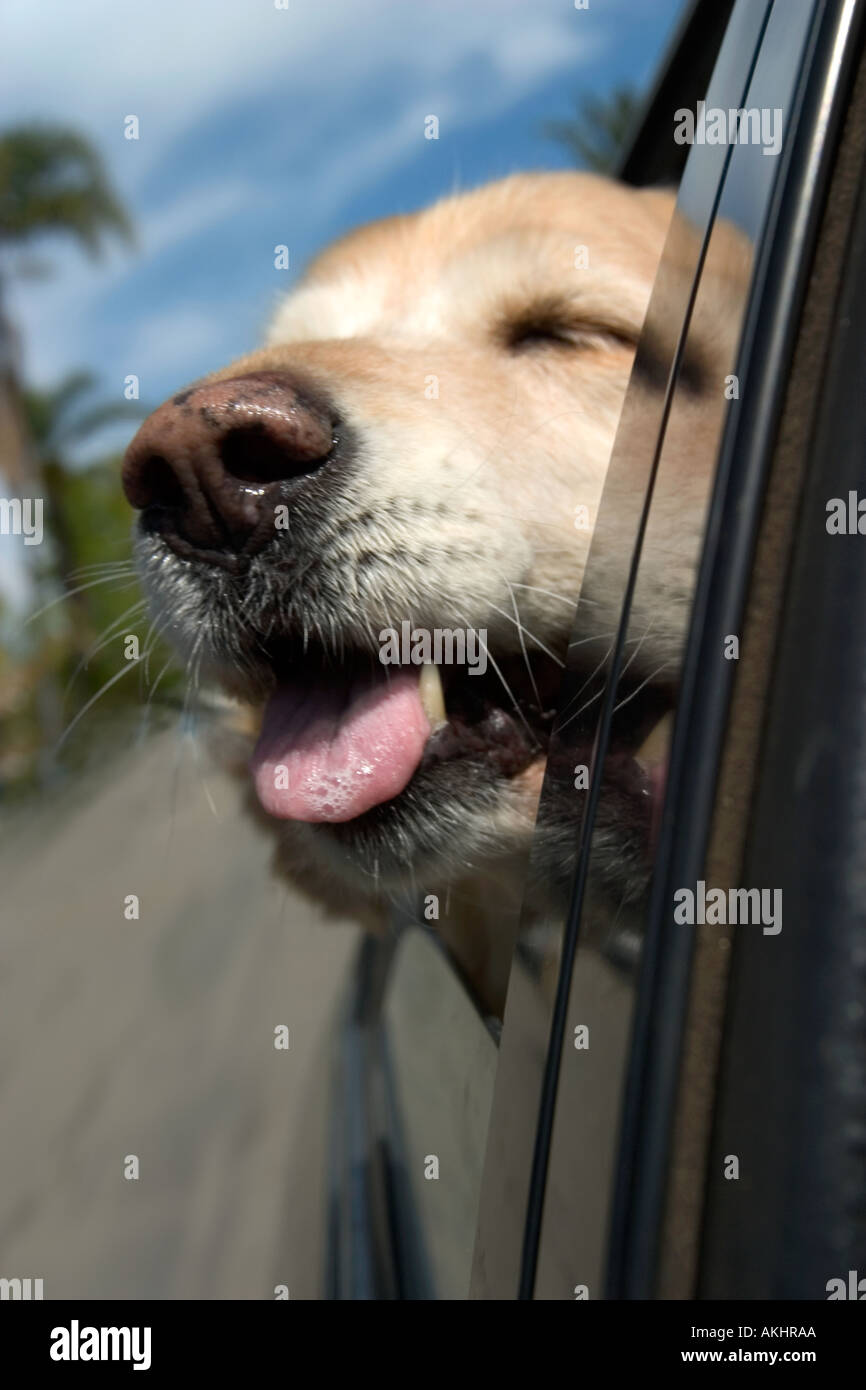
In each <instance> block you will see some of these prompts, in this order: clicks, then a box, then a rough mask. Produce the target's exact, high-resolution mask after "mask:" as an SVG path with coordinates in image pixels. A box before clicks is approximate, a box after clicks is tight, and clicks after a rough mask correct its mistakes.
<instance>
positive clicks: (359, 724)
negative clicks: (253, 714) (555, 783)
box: [251, 643, 560, 825]
mask: <svg viewBox="0 0 866 1390" xmlns="http://www.w3.org/2000/svg"><path fill="white" fill-rule="evenodd" d="M268 657H269V665H270V666H271V669H272V671H273V674H274V684H273V688H272V690H271V692H270V695H269V697H268V699H267V703H266V706H265V711H264V719H263V723H262V729H261V734H260V736H259V739H258V743H257V745H256V748H255V750H254V753H253V756H252V760H251V771H252V775H253V782H254V785H255V789H256V794H257V796H258V799H259V801H260V802H261V805H262V806H263V808H264V809H265V810H266V811H267V812H268V813H269V814H270V815H272V816H274V817H276V818H278V819H281V820H295V821H305V822H308V823H313V824H328V823H330V824H334V825H337V824H342V823H345V822H352V821H357V820H358V819H359V818H361V817H363V816H365V815H366V814H367V813H368V812H371V811H373V810H374V808H377V807H383V806H386V805H388V804H390V803H392V802H395V801H397V800H398V799H400V797H401V794H402V793H403V792H405V790H406V788H407V787H409V785H410V783H412V782H413V780H415V779H417V778H418V777H419V776H430V775H433V773H434V770H435V768H436V767H437V766H438V765H442V764H455V763H459V762H461V761H463V762H470V761H471V763H472V764H473V765H474V767H475V768H476V769H477V768H478V767H479V764H480V765H481V766H482V767H483V770H484V771H485V772H486V773H487V774H488V776H498V777H502V778H511V777H514V776H516V775H517V774H518V773H520V772H521V771H523V770H524V769H525V768H527V767H528V766H529V765H530V763H532V762H533V761H534V760H535V759H536V758H538V757H539V756H541V755H543V754H544V753H545V751H546V748H547V744H548V739H549V733H550V727H551V724H552V721H553V716H554V702H555V697H556V692H557V688H558V680H559V674H560V672H559V665H558V663H557V662H556V661H555V660H553V659H551V658H548V657H546V656H533V658H532V661H531V665H530V663H529V662H528V661H525V659H523V658H521V661H523V668H522V672H521V670H520V662H519V661H517V660H515V658H513V657H502V658H500V659H497V660H495V662H491V664H490V665H489V666H488V665H487V664H486V662H485V666H484V669H482V668H481V666H480V665H479V666H476V667H475V668H471V667H470V668H467V667H465V666H460V667H458V666H438V665H436V664H433V663H426V664H421V665H412V664H406V665H387V666H385V665H382V663H381V662H380V661H379V660H377V659H376V658H375V657H373V656H371V655H370V654H369V653H356V654H349V655H345V654H344V655H343V657H342V658H341V660H340V663H339V665H336V664H334V663H332V662H328V661H327V660H326V659H325V658H324V657H323V656H317V655H316V654H315V653H312V654H311V653H310V651H309V650H308V651H307V652H305V653H304V655H303V659H302V660H297V659H296V658H297V653H296V652H295V651H294V649H293V644H290V643H280V644H277V645H276V646H274V645H271V647H270V650H269V651H268Z"/></svg>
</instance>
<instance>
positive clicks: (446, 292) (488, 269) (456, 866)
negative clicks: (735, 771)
mask: <svg viewBox="0 0 866 1390" xmlns="http://www.w3.org/2000/svg"><path fill="white" fill-rule="evenodd" d="M673 206H674V195H673V194H672V193H671V192H669V191H664V190H656V189H640V190H639V189H633V188H628V187H625V186H622V185H619V184H617V183H615V182H613V181H611V180H608V179H606V178H603V177H600V176H597V175H591V174H584V173H577V172H575V173H571V172H557V173H528V174H521V175H514V176H511V177H509V178H507V179H505V180H502V181H500V182H496V183H492V184H489V185H486V186H483V187H480V188H478V189H475V190H472V191H469V192H464V193H461V194H458V195H455V196H452V197H448V198H446V199H444V200H442V201H440V202H438V203H436V204H434V205H433V206H431V207H430V208H428V209H426V210H423V211H420V212H417V213H412V214H407V215H399V216H394V217H388V218H385V219H384V220H382V221H378V222H374V223H372V224H371V225H368V226H364V227H361V228H360V229H358V230H356V231H353V232H351V233H350V234H348V235H347V236H344V237H343V238H341V239H340V240H339V241H337V242H336V243H335V244H334V245H332V246H330V247H329V248H328V249H327V250H325V251H324V252H323V253H322V254H321V255H319V256H318V258H317V259H315V260H314V261H313V263H312V264H311V265H310V266H309V268H308V269H307V271H306V273H305V274H304V275H303V277H302V278H301V279H300V280H299V282H298V283H297V285H296V286H295V287H294V288H293V289H292V290H291V291H290V293H288V295H287V296H286V297H285V298H284V299H283V300H282V302H281V303H280V304H279V306H278V308H277V310H276V313H275V315H274V317H273V320H272V322H271V324H270V328H269V330H268V332H267V336H266V341H265V344H264V346H263V347H262V348H260V349H259V350H257V351H255V352H253V353H251V354H249V355H248V356H245V357H242V358H241V359H240V360H239V361H236V362H234V363H232V364H231V365H229V366H226V367H223V368H220V369H219V370H217V371H215V372H214V373H213V374H212V375H210V376H208V377H206V378H204V379H203V380H202V381H199V382H198V383H196V384H194V385H193V386H191V387H189V388H187V389H186V390H183V391H181V392H180V393H179V394H177V395H175V396H174V397H173V398H171V399H170V400H169V401H167V402H166V403H165V404H164V405H162V406H161V407H160V408H159V409H158V410H156V411H155V412H154V414H153V415H151V416H150V417H149V419H148V420H147V421H146V422H145V423H144V425H143V426H142V428H141V429H140V431H139V433H138V434H137V436H136V437H135V439H134V440H133V442H132V444H131V445H130V447H129V449H128V451H127V455H126V459H125V462H124V467H123V485H124V488H125V491H126V495H127V497H128V499H129V501H130V502H131V504H132V505H133V507H134V508H136V509H137V510H138V512H139V516H138V520H137V524H136V529H135V539H134V551H135V557H136V561H137V565H138V569H139V572H140V574H141V576H142V580H143V584H144V587H145V591H146V594H147V596H148V598H149V600H150V604H151V607H152V611H153V614H154V617H155V619H156V622H157V624H158V626H159V628H160V629H161V630H162V631H163V632H164V633H165V634H166V635H167V636H168V638H169V639H170V641H171V642H172V643H173V644H174V646H175V647H176V649H177V650H178V652H179V653H180V655H181V656H182V658H183V659H184V660H185V662H186V663H187V666H188V669H189V670H190V672H191V673H192V675H193V676H194V678H195V679H196V681H198V682H201V683H206V682H207V683H216V685H218V686H219V687H220V688H221V689H222V690H223V691H224V692H225V693H226V694H227V696H229V697H230V698H231V699H232V700H233V701H236V702H238V704H239V705H241V706H243V707H244V708H245V709H247V710H248V711H250V714H251V719H252V727H253V732H254V733H255V734H257V738H256V741H255V745H254V747H253V749H252V753H251V756H250V763H249V767H250V787H251V795H252V802H253V805H254V806H255V808H256V811H257V813H258V814H259V815H260V816H261V818H262V819H263V821H264V822H266V823H267V824H268V825H269V826H270V827H271V829H272V830H273V831H274V833H275V834H276V836H277V844H278V848H277V859H278V864H279V867H280V869H281V871H282V872H285V873H287V874H288V875H289V877H290V878H291V879H292V881H293V882H295V883H296V884H298V885H299V886H301V887H302V888H304V889H305V890H306V891H307V892H308V893H311V894H312V895H313V896H314V897H315V898H316V899H317V900H318V901H320V902H321V903H323V904H324V905H325V906H326V907H328V908H330V909H331V910H333V911H335V912H339V913H340V914H341V915H345V914H346V912H347V910H349V909H350V908H351V909H352V910H353V911H354V912H355V913H356V915H357V916H358V917H359V919H361V920H363V921H364V922H365V923H366V924H367V925H370V926H373V927H374V926H375V925H376V924H377V923H379V922H381V921H382V919H383V916H385V915H387V913H388V912H389V911H390V910H391V908H392V905H393V904H395V903H397V904H402V905H403V907H404V908H405V909H406V910H408V911H409V912H410V914H411V913H414V914H415V916H416V917H421V916H422V915H423V917H424V918H426V919H427V920H430V921H432V922H434V923H436V924H437V929H438V930H439V931H440V932H441V933H442V935H443V936H444V937H445V938H446V940H448V941H449V944H450V945H451V946H452V947H453V948H454V949H455V950H456V952H457V955H458V958H460V959H461V961H462V963H463V965H464V967H465V968H466V969H467V970H468V972H469V973H470V975H474V976H475V977H476V978H483V979H484V980H485V984H484V986H483V989H482V992H483V993H485V994H486V995H487V997H488V998H494V999H498V1000H499V1001H500V1003H501V997H502V993H503V990H504V972H506V971H507V964H505V963H504V958H503V955H502V952H501V951H498V948H497V944H496V943H497V939H498V938H501V937H502V935H503V929H502V926H501V923H502V917H503V913H505V912H507V911H511V912H512V915H513V911H514V907H513V905H514V903H515V901H518V902H519V899H520V896H521V894H522V892H523V889H524V887H525V883H524V879H525V874H526V863H527V854H528V850H529V846H530V843H531V839H532V833H533V825H534V821H535V814H536V809H537V805H538V799H539V794H540V790H541V786H542V780H543V775H544V770H545V762H546V750H547V746H548V741H549V737H550V729H551V725H552V722H553V716H554V711H555V708H556V703H557V698H558V693H559V689H560V683H561V679H562V669H563V666H564V664H565V662H566V657H567V653H568V647H569V636H570V633H571V631H572V625H573V620H574V609H575V605H576V602H577V599H578V596H579V595H580V593H581V587H582V584H583V579H584V570H585V567H586V562H587V554H588V550H589V545H590V540H591V537H592V533H593V520H594V518H595V517H596V516H597V513H598V508H599V503H600V499H601V495H602V488H603V486H604V482H605V476H606V472H607V467H608V461H609V459H610V455H611V449H612V446H613V442H614V436H615V434H616V430H617V424H618V421H619V417H620V411H621V408H622V405H623V399H624V396H625V392H626V386H627V384H628V382H629V377H630V373H631V371H632V367H633V363H634V359H635V348H636V344H637V342H638V338H639V335H640V332H641V327H642V324H643V322H644V316H645V314H646V311H647V305H648V302H649V299H650V294H651V291H652V288H653V281H654V277H655V274H656V268H657V266H658V263H659V258H660V256H661V252H662V248H663V246H664V243H665V237H666V235H667V232H668V228H669V224H670V221H671V214H672V210H673ZM686 452H687V449H686ZM683 472H684V489H685V496H686V501H687V502H688V504H689V505H691V506H692V508H693V510H694V509H695V508H696V507H697V505H698V504H699V500H700V499H699V498H698V497H697V496H696V497H695V498H693V499H691V500H690V499H689V498H688V479H687V476H686V475H687V466H685V465H684V470H683ZM626 481H627V479H626ZM692 563H693V557H691V556H686V557H684V560H683V564H682V566H681V569H682V573H681V574H674V575H672V574H671V573H670V566H669V565H666V564H665V561H664V557H662V558H661V560H660V570H659V574H658V593H659V595H660V596H662V597H663V605H662V606H663V608H664V610H665V612H669V613H670V614H671V619H670V622H667V621H666V619H665V616H664V613H663V614H662V615H661V618H659V615H658V614H656V615H655V626H654V631H653V634H652V638H651V640H650V641H648V642H647V643H646V645H645V649H643V650H641V651H640V652H639V653H638V654H637V659H636V660H635V662H634V666H633V671H632V675H633V677H634V679H635V682H636V683H637V682H640V681H641V680H642V679H644V677H645V676H646V675H647V674H648V673H649V672H651V671H653V670H654V669H655V668H656V666H658V664H659V653H660V652H662V653H663V652H664V651H666V650H667V649H668V648H672V647H673V646H674V645H675V644H676V643H677V642H678V641H679V640H680V638H681V634H682V629H683V623H684V618H683V613H684V611H685V607H686V599H685V594H686V592H687V590H688V585H689V583H690V577H691V567H692ZM602 572H603V567H602ZM592 603H593V605H594V606H593V609H592V622H593V624H594V625H595V629H596V631H597V632H598V633H599V634H609V633H610V632H612V631H613V630H615V628H616V624H617V621H618V609H619V596H618V595H617V594H616V593H612V594H611V595H609V596H607V595H606V594H605V592H604V584H603V583H602V585H601V588H600V590H599V591H598V592H597V593H594V595H593V599H592ZM437 633H438V634H444V641H445V648H443V647H442V646H441V643H440V648H439V652H440V662H439V664H438V665H437V664H435V662H433V663H431V662H430V660H429V659H424V655H423V650H422V656H421V659H420V660H419V662H418V663H417V664H416V663H415V662H414V661H413V657H412V652H413V650H414V648H416V647H418V646H419V644H420V647H421V648H422V649H424V650H426V651H427V653H428V657H429V651H430V650H433V648H430V647H429V646H428V647H426V648H425V644H424V642H422V641H421V639H422V638H423V637H424V636H425V634H426V635H428V636H429V638H430V641H431V642H432V641H434V639H435V637H436V634H437ZM449 634H450V637H449ZM456 637H461V638H462V640H463V648H462V649H463V650H464V652H466V651H472V652H473V653H474V663H473V664H471V665H470V664H469V663H468V662H467V661H466V660H465V659H464V662H463V664H461V663H460V661H459V660H452V661H450V662H449V661H448V659H447V651H448V650H450V651H451V653H452V655H453V653H454V651H455V650H456V649H457V648H455V639H456ZM395 640H396V642H397V646H396V647H395V646H394V642H395ZM449 641H450V644H451V646H450V648H449V647H448V643H449ZM458 645H459V644H458ZM386 647H387V648H388V649H389V652H390V657H389V661H388V663H387V664H386V663H385V658H384V650H385V648H386ZM443 650H445V651H446V658H445V659H442V657H441V653H442V651H443ZM407 656H408V658H409V659H408V660H407V659H406V658H407ZM656 712H657V711H654V713H656ZM635 736H636V735H635ZM572 816H573V810H572ZM629 833H630V834H631V833H633V832H631V831H630V832H629ZM568 835H569V836H570V837H571V838H573V823H572V825H571V828H570V830H569V832H568ZM614 838H615V837H614ZM611 853H612V858H611V863H612V864H613V866H614V870H615V871H616V872H620V871H621V869H622V865H623V864H624V863H628V862H630V861H629V856H628V855H625V856H623V854H622V853H619V852H618V850H617V846H616V845H614V846H613V849H612V852H611ZM542 862H543V857H542ZM614 870H612V872H613V871H614ZM626 871H627V872H631V870H630V869H627V870H626ZM528 891H529V892H530V894H531V893H532V892H533V891H534V890H533V888H532V886H531V885H530V889H529V890H528ZM497 952H498V954H497Z"/></svg>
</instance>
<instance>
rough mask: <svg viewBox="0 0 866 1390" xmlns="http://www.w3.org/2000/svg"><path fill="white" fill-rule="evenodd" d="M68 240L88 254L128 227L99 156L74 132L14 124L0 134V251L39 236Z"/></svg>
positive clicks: (128, 235)
mask: <svg viewBox="0 0 866 1390" xmlns="http://www.w3.org/2000/svg"><path fill="white" fill-rule="evenodd" d="M55 232H59V233H61V234H62V235H64V236H66V237H71V238H72V239H73V241H76V242H77V243H78V245H79V246H80V247H81V248H82V249H83V250H84V251H86V252H87V253H88V254H89V255H91V256H96V255H98V254H99V252H100V251H101V250H102V247H103V243H104V241H105V239H106V237H107V236H109V235H110V234H111V235H115V236H119V237H121V238H122V239H123V240H125V241H127V242H130V241H131V240H132V225H131V223H130V220H129V217H128V216H127V214H126V211H125V210H124V207H123V205H122V203H121V202H120V200H119V199H118V197H117V195H116V194H115V192H114V190H113V188H112V187H111V183H110V181H109V179H108V175H107V174H106V171H105V166H104V164H103V162H102V159H101V157H100V155H99V154H98V153H97V151H96V150H95V149H94V147H93V146H92V145H91V144H90V142H89V141H88V140H87V139H86V138H85V137H84V136H83V135H79V134H78V133H77V131H74V130H69V129H67V127H65V126H58V125H41V124H37V125H21V126H13V127H12V128H11V129H9V130H6V131H5V132H4V133H2V134H0V249H2V248H3V247H4V246H7V247H8V246H11V245H20V244H22V243H25V242H29V241H32V240H33V238H34V237H35V236H38V235H41V234H43V233H55Z"/></svg>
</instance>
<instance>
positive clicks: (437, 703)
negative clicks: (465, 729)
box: [418, 663, 448, 729]
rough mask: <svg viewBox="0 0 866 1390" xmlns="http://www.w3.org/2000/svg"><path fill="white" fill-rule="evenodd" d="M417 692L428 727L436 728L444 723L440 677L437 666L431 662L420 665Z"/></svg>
mask: <svg viewBox="0 0 866 1390" xmlns="http://www.w3.org/2000/svg"><path fill="white" fill-rule="evenodd" d="M418 692H419V694H420V696H421V704H422V706H423V708H424V713H425V714H426V716H427V718H428V719H429V720H430V728H431V729H438V728H439V726H440V724H446V723H447V722H448V715H447V714H446V712H445V696H444V694H443V693H442V679H441V677H440V675H439V667H438V666H434V665H433V664H432V663H431V664H430V665H425V666H422V667H421V677H420V680H419V682H418Z"/></svg>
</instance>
